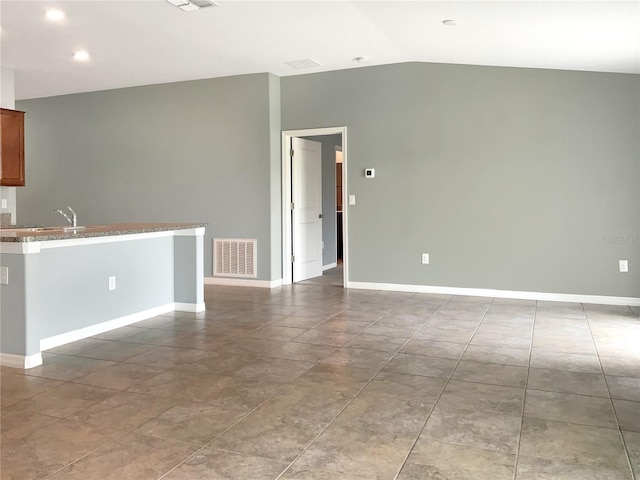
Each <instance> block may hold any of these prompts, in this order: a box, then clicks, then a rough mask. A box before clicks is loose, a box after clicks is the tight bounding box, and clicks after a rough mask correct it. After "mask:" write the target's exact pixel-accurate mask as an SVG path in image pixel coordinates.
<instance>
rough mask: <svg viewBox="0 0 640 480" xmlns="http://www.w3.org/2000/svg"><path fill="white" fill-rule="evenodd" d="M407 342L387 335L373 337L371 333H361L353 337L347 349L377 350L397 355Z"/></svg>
mask: <svg viewBox="0 0 640 480" xmlns="http://www.w3.org/2000/svg"><path fill="white" fill-rule="evenodd" d="M406 342H407V340H406V339H405V338H394V337H387V336H385V335H371V334H369V333H361V334H359V335H358V336H356V337H353V338H352V339H351V341H349V343H347V344H346V346H347V347H353V348H363V349H365V350H376V351H379V352H390V353H395V352H397V351H398V350H400V349H401V348H402V347H403V346H404V344H405V343H406Z"/></svg>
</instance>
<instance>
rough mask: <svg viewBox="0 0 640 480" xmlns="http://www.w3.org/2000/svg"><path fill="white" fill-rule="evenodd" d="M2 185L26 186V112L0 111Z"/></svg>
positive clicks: (0, 182) (0, 175) (0, 169)
mask: <svg viewBox="0 0 640 480" xmlns="http://www.w3.org/2000/svg"><path fill="white" fill-rule="evenodd" d="M0 116H1V119H2V122H1V124H0V133H1V136H2V149H1V150H0V185H4V186H10V187H23V186H24V112H18V111H16V110H7V109H5V108H1V109H0Z"/></svg>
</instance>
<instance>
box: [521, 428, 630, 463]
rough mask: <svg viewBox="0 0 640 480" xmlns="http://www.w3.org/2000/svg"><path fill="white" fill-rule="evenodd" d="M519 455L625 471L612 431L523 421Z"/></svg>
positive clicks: (619, 442) (615, 432) (617, 435)
mask: <svg viewBox="0 0 640 480" xmlns="http://www.w3.org/2000/svg"><path fill="white" fill-rule="evenodd" d="M520 455H524V456H528V457H537V458H542V459H545V460H550V461H558V462H565V463H573V464H579V465H587V466H595V467H600V468H604V469H609V470H616V471H621V472H626V471H628V468H629V467H628V463H627V458H626V455H625V452H624V446H623V445H622V438H621V436H620V432H619V431H618V430H616V429H609V428H601V427H593V426H587V425H577V424H573V423H564V422H553V421H549V420H539V419H536V418H527V417H525V418H524V422H523V425H522V438H521V440H520Z"/></svg>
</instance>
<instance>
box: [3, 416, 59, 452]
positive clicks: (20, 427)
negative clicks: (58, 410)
mask: <svg viewBox="0 0 640 480" xmlns="http://www.w3.org/2000/svg"><path fill="white" fill-rule="evenodd" d="M58 420H60V419H59V418H57V417H51V416H48V415H41V414H39V413H34V412H25V411H23V410H22V409H19V408H18V409H16V408H14V407H6V408H3V409H2V412H1V413H0V432H1V434H0V444H2V445H4V444H6V443H7V442H9V441H11V440H15V439H16V438H20V437H24V436H25V435H28V434H30V433H32V432H35V431H36V430H38V429H40V428H43V427H46V426H47V425H50V424H52V423H55V422H57V421H58Z"/></svg>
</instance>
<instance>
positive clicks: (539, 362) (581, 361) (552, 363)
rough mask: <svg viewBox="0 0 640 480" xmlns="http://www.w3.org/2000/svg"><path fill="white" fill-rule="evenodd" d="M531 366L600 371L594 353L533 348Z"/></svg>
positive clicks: (572, 370)
mask: <svg viewBox="0 0 640 480" xmlns="http://www.w3.org/2000/svg"><path fill="white" fill-rule="evenodd" d="M531 366H532V367H535V368H547V369H552V370H566V371H569V372H583V373H602V369H601V368H600V361H599V360H598V357H597V356H596V355H581V354H575V353H563V352H552V351H549V350H540V349H538V348H533V349H532V351H531Z"/></svg>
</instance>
